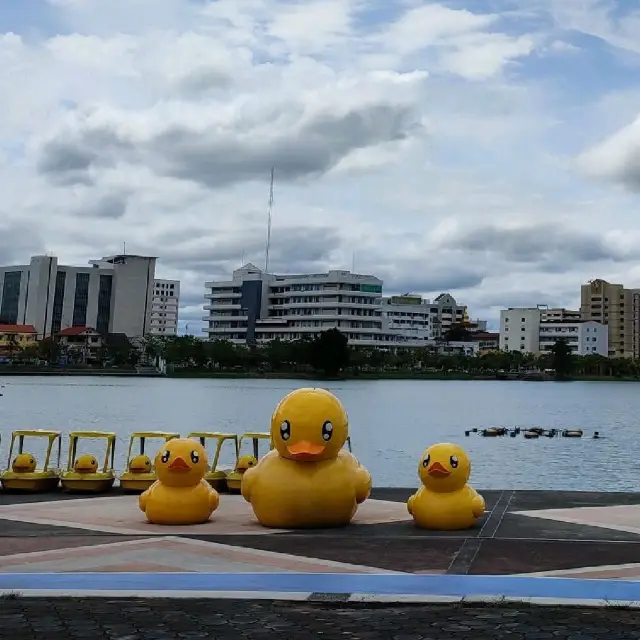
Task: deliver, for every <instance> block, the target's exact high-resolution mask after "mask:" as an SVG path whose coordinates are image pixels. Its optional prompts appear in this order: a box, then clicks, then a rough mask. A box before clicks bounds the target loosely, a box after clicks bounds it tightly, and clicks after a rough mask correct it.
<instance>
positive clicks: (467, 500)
mask: <svg viewBox="0 0 640 640" xmlns="http://www.w3.org/2000/svg"><path fill="white" fill-rule="evenodd" d="M418 475H419V476H420V480H421V481H422V484H423V485H424V486H422V487H420V488H419V489H418V491H417V492H416V493H414V494H413V495H412V496H411V497H410V498H409V500H408V502H407V509H408V510H409V513H410V514H411V515H412V516H413V520H414V522H415V524H416V525H417V526H418V527H420V528H421V529H432V530H434V531H457V530H460V529H470V528H471V527H473V525H474V524H475V522H476V520H477V519H478V518H479V517H480V516H482V515H483V514H484V509H485V503H484V499H483V497H482V496H481V495H480V494H478V493H477V492H476V490H475V489H473V488H471V487H470V486H469V485H468V484H467V481H468V480H469V476H470V475H471V462H470V461H469V457H468V456H467V454H466V453H465V451H464V450H463V449H462V448H461V447H459V446H458V445H456V444H449V443H440V444H434V445H432V446H431V447H429V448H428V449H427V450H426V451H425V452H424V454H423V455H422V458H421V459H420V464H419V465H418Z"/></svg>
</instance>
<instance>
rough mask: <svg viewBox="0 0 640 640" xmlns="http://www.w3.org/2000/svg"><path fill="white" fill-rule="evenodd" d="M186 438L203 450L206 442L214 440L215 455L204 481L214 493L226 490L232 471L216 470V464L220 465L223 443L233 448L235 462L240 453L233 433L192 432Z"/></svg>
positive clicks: (236, 437) (236, 438)
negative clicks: (194, 440) (196, 441)
mask: <svg viewBox="0 0 640 640" xmlns="http://www.w3.org/2000/svg"><path fill="white" fill-rule="evenodd" d="M187 438H194V439H196V440H198V441H199V442H200V444H201V445H202V446H203V447H205V448H206V444H207V440H215V442H216V445H215V447H216V448H215V453H214V454H213V460H212V462H211V466H210V467H209V470H208V471H207V473H206V474H205V476H204V479H205V480H206V481H207V482H208V483H209V484H210V485H211V486H212V487H213V488H214V489H215V490H216V491H225V490H226V488H227V476H228V475H229V473H231V471H232V469H219V468H218V464H219V463H220V454H221V452H222V447H223V445H224V443H225V442H229V443H232V444H233V446H234V459H235V460H236V461H237V460H238V456H239V451H240V445H239V442H238V436H237V435H236V434H235V433H220V432H219V431H192V432H191V433H190V434H188V435H187Z"/></svg>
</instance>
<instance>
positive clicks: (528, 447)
mask: <svg viewBox="0 0 640 640" xmlns="http://www.w3.org/2000/svg"><path fill="white" fill-rule="evenodd" d="M310 384H313V383H309V382H308V381H306V382H302V381H298V380H219V379H216V380H197V379H193V380H175V379H157V378H118V379H105V378H93V377H92V378H88V377H87V378H84V377H73V378H45V377H5V378H0V386H2V385H4V388H2V389H0V393H2V394H3V396H2V397H0V434H2V443H1V445H0V454H1V455H2V464H3V465H4V462H5V459H6V458H5V457H6V455H7V453H8V445H9V439H10V438H9V436H10V433H11V431H12V430H13V429H32V428H50V429H59V430H62V431H65V432H67V431H70V430H72V429H96V430H108V431H115V432H116V433H117V434H118V436H119V439H118V443H117V449H116V452H117V456H118V464H117V468H118V469H121V468H122V467H123V466H124V458H125V454H126V450H125V448H126V445H127V444H128V436H129V434H130V433H131V431H134V430H175V431H179V432H181V433H182V434H183V435H186V433H187V432H188V431H192V430H209V431H215V430H218V431H230V432H235V433H242V432H243V431H266V430H268V428H269V419H270V416H271V412H272V411H273V408H274V407H275V405H276V403H277V402H278V401H279V400H280V399H281V398H282V396H283V395H285V394H286V393H288V392H289V391H291V390H293V389H295V388H297V387H300V386H309V385H310ZM317 385H318V386H326V387H327V388H329V389H331V390H332V391H333V392H334V393H336V394H337V395H338V396H339V397H340V398H341V400H342V401H343V402H344V404H345V406H346V407H347V410H348V412H349V418H350V432H351V437H352V440H353V446H354V453H356V455H357V456H358V458H359V459H360V460H361V462H362V463H363V464H365V465H366V466H367V467H368V468H369V469H370V471H371V473H372V475H373V478H374V484H375V485H377V486H414V485H415V484H416V482H417V476H416V467H417V464H418V459H419V456H420V454H421V453H422V451H423V450H424V449H425V448H426V447H427V446H428V445H429V444H432V443H434V442H442V441H452V442H459V443H460V444H462V445H463V446H464V447H466V449H467V451H468V452H469V454H470V456H471V460H472V465H473V472H472V482H473V484H475V486H477V487H479V488H485V489H495V488H513V489H526V488H532V489H574V490H599V491H624V490H640V479H639V477H638V476H639V471H638V469H639V466H638V460H639V459H640V433H639V426H638V420H639V417H640V386H639V385H638V384H635V383H624V382H610V383H609V382H571V383H549V382H546V383H545V382H513V381H509V382H498V381H495V382H494V381H488V382H481V381H469V382H466V381H396V380H393V381H391V380H383V381H366V382H356V381H348V382H338V383H320V382H319V383H317ZM492 425H504V426H541V427H545V428H550V427H557V428H566V427H570V426H571V427H581V428H584V429H585V430H586V431H587V434H586V435H588V436H589V437H584V438H582V439H575V440H571V439H566V438H554V439H551V438H540V439H538V440H524V439H523V438H522V437H517V438H509V437H505V438H482V437H479V436H474V435H472V436H471V437H469V438H465V436H464V431H465V430H466V429H470V428H472V427H488V426H492ZM594 430H599V431H600V432H601V433H602V434H604V436H605V438H604V439H602V440H593V439H591V437H590V436H591V435H592V433H593V431H594ZM66 444H67V443H66V438H65V442H64V443H63V446H66ZM89 448H90V445H89ZM84 450H87V446H86V445H85V448H84ZM34 452H35V453H36V454H38V453H39V452H38V451H37V450H36V451H34ZM96 453H97V451H96ZM65 455H66V454H63V460H64V459H65Z"/></svg>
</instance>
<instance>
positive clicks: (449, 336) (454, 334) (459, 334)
mask: <svg viewBox="0 0 640 640" xmlns="http://www.w3.org/2000/svg"><path fill="white" fill-rule="evenodd" d="M444 340H445V342H468V341H469V340H471V332H470V331H469V329H468V328H467V327H466V326H465V325H464V324H453V325H451V327H450V328H449V329H448V330H447V331H446V333H445V334H444Z"/></svg>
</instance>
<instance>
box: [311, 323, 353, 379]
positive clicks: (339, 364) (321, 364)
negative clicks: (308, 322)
mask: <svg viewBox="0 0 640 640" xmlns="http://www.w3.org/2000/svg"><path fill="white" fill-rule="evenodd" d="M310 355H311V366H312V367H313V368H314V369H315V370H316V371H322V372H323V373H324V374H325V375H326V376H335V375H337V374H338V373H340V371H342V369H344V368H345V367H347V366H348V365H349V356H350V349H349V341H348V339H347V336H345V335H344V333H341V332H340V331H339V330H338V329H328V330H327V331H322V332H321V333H320V335H319V336H317V337H316V338H315V340H314V341H313V343H312V345H311V353H310Z"/></svg>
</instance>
